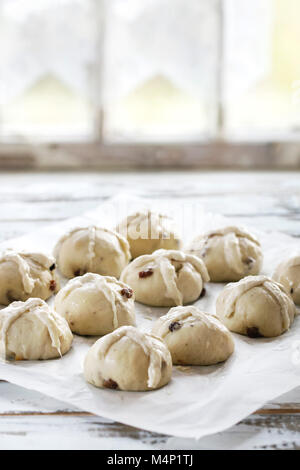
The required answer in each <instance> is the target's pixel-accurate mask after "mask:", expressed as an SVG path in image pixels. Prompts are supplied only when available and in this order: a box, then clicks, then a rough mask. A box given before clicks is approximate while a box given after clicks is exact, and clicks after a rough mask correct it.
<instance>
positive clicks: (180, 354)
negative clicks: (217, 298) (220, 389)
mask: <svg viewBox="0 0 300 470" xmlns="http://www.w3.org/2000/svg"><path fill="white" fill-rule="evenodd" d="M152 334H154V335H156V336H159V337H161V338H162V339H163V340H164V342H165V343H166V345H167V347H168V349H169V351H170V353H171V356H172V360H173V364H186V365H199V366H209V365H212V364H217V363H218V362H223V361H226V359H228V357H229V356H230V355H231V354H232V353H233V351H234V342H233V339H232V335H231V333H230V332H229V331H228V329H227V328H226V327H225V326H224V325H223V324H222V323H221V322H220V320H219V319H217V318H216V317H215V316H214V315H210V314H208V313H203V312H201V310H199V309H198V308H196V307H194V306H192V305H190V306H187V307H174V308H171V310H170V311H169V312H168V313H167V314H166V315H163V316H162V317H160V318H159V319H158V320H157V321H156V322H155V324H154V326H153V328H152Z"/></svg>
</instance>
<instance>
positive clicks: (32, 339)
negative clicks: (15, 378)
mask: <svg viewBox="0 0 300 470" xmlns="http://www.w3.org/2000/svg"><path fill="white" fill-rule="evenodd" d="M72 340H73V335H72V332H71V330H70V328H69V325H68V323H67V321H66V320H65V319H64V318H62V317H61V316H60V315H59V314H58V313H56V312H55V311H54V310H52V309H51V308H50V307H49V305H48V304H46V302H44V301H43V300H41V299H28V300H27V301H26V302H13V303H11V304H10V305H9V306H8V307H6V308H4V309H3V310H1V311H0V356H1V357H2V358H3V359H15V360H25V359H28V360H37V359H53V358H55V357H60V356H62V355H63V354H65V353H66V352H67V351H69V349H70V347H71V344H72Z"/></svg>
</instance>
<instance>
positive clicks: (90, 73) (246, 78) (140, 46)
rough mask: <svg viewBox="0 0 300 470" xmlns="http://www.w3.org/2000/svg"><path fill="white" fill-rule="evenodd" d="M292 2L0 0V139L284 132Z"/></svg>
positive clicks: (291, 103) (299, 31) (298, 77)
mask: <svg viewBox="0 0 300 470" xmlns="http://www.w3.org/2000/svg"><path fill="white" fill-rule="evenodd" d="M299 43H300V2H299V0H251V2H249V0H201V1H199V0H107V1H105V0H39V1H38V2H37V1H36V0H26V1H24V0H0V44H1V45H0V49H1V84H0V147H1V142H2V145H3V144H4V143H5V144H6V145H7V143H12V144H15V143H18V144H20V143H21V144H31V143H36V142H71V143H76V142H77V143H83V142H94V143H98V144H99V143H100V144H101V143H102V144H105V145H107V146H109V145H113V144H122V143H125V144H129V145H131V144H132V145H135V144H141V143H148V144H149V143H151V144H158V143H160V144H161V143H162V144H182V145H184V144H185V143H188V144H191V143H205V142H211V141H214V140H217V139H220V138H222V139H225V140H227V141H236V140H238V141H239V140H242V141H243V140H247V141H249V140H254V141H257V140H258V141H260V140H262V141H269V140H272V139H273V140H278V139H281V138H283V137H285V138H286V137H288V138H289V139H290V138H292V139H293V138H295V136H298V135H299V130H300V98H299V97H300V54H299Z"/></svg>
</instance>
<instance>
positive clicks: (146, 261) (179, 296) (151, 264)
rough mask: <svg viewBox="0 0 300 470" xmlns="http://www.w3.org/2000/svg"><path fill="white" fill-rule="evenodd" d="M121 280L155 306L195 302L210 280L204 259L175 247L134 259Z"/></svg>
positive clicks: (141, 300)
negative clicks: (174, 248) (204, 285)
mask: <svg viewBox="0 0 300 470" xmlns="http://www.w3.org/2000/svg"><path fill="white" fill-rule="evenodd" d="M121 280H122V281H123V282H125V283H126V284H128V285H129V286H130V287H131V288H132V289H133V291H134V294H135V298H136V300H137V301H138V302H142V303H143V304H146V305H151V306H154V307H173V306H175V305H183V304H186V303H189V302H193V301H194V300H196V299H198V297H199V296H200V294H201V292H202V289H203V283H204V282H208V281H209V276H208V274H207V269H206V267H205V264H204V262H203V261H202V260H201V259H199V258H198V257H197V256H192V255H188V254H185V253H183V252H182V251H175V250H157V251H155V252H154V253H152V255H144V256H140V257H139V258H136V259H135V260H134V261H132V262H131V263H130V264H129V265H128V266H127V267H126V268H125V269H124V271H123V273H122V276H121Z"/></svg>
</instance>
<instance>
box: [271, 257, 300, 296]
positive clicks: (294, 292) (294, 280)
mask: <svg viewBox="0 0 300 470" xmlns="http://www.w3.org/2000/svg"><path fill="white" fill-rule="evenodd" d="M273 278H274V279H275V281H277V282H280V284H282V285H283V286H284V287H285V289H286V290H287V291H288V292H289V293H290V294H291V296H292V298H293V301H294V302H295V304H297V305H300V255H296V256H293V257H292V258H290V259H288V260H287V261H283V262H282V263H280V265H279V266H278V267H277V269H276V270H275V272H274V274H273Z"/></svg>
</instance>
